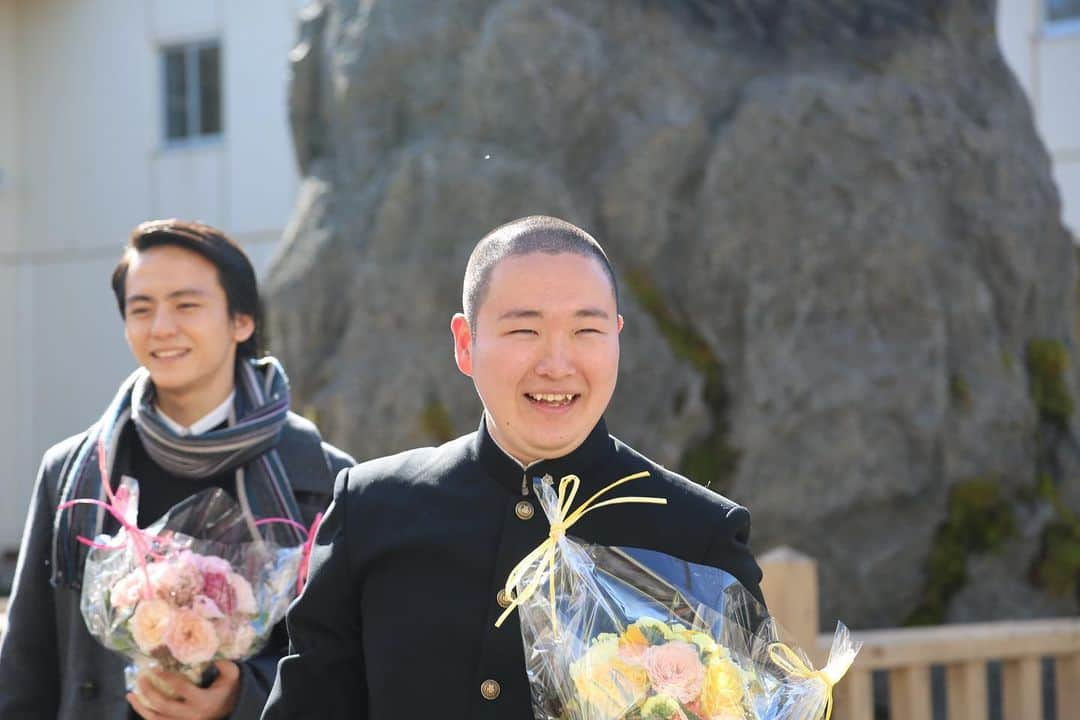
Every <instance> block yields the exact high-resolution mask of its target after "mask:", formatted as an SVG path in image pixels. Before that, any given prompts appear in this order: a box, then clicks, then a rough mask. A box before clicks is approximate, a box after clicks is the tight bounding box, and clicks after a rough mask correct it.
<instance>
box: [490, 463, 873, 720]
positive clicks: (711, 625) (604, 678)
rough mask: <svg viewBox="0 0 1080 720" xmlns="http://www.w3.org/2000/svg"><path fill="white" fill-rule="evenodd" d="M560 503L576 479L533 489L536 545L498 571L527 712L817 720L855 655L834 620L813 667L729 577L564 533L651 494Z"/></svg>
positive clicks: (594, 718) (609, 718)
mask: <svg viewBox="0 0 1080 720" xmlns="http://www.w3.org/2000/svg"><path fill="white" fill-rule="evenodd" d="M641 475H644V473H642V474H640V475H632V476H629V477H627V478H623V479H622V480H619V481H617V482H615V483H613V484H612V485H611V486H609V487H608V488H606V489H605V490H603V491H601V492H600V493H597V494H596V495H594V496H593V497H592V498H589V499H588V500H586V501H585V502H584V503H582V504H581V505H580V506H579V507H577V508H576V509H571V506H572V503H573V500H574V496H575V494H576V492H577V487H578V478H577V477H575V476H572V475H571V476H567V477H565V478H563V479H562V481H561V482H560V483H559V486H558V491H557V493H556V489H555V488H554V487H553V486H552V485H551V484H550V482H549V483H544V482H537V483H535V484H534V486H535V488H536V493H537V497H538V498H539V500H540V503H541V505H542V506H543V508H544V511H545V513H546V514H547V517H548V520H549V522H550V523H551V535H550V537H549V539H548V540H546V541H545V542H544V543H543V544H541V545H540V546H539V547H538V548H536V550H534V551H533V552H532V553H530V554H529V555H528V556H526V557H525V558H524V559H523V560H522V561H521V562H520V563H519V564H518V565H517V567H515V568H514V570H513V571H512V572H511V574H510V577H509V578H508V579H507V582H506V588H505V592H506V593H507V594H508V595H509V596H510V597H511V598H512V602H511V605H510V607H508V608H507V610H506V612H505V613H504V614H503V616H502V617H501V618H500V619H499V622H498V623H497V624H501V623H502V621H503V620H504V619H505V618H506V617H507V616H508V615H509V613H510V612H513V611H515V610H516V611H517V612H518V614H519V618H520V621H521V634H522V639H523V642H524V645H525V663H526V672H527V674H528V676H529V682H530V685H531V689H532V697H533V711H534V714H535V716H536V718H537V719H538V720H821V718H822V717H823V716H824V717H827V716H828V715H829V714H831V707H832V688H833V686H834V685H835V684H836V683H837V682H838V681H839V680H840V678H841V677H842V676H843V675H844V673H845V672H846V671H847V669H848V667H850V665H851V663H852V662H853V661H854V659H855V655H856V653H857V652H858V650H859V647H858V644H857V643H853V642H852V641H851V638H850V636H849V635H848V632H847V629H846V628H844V627H843V625H840V626H839V627H838V629H837V633H836V636H835V638H834V642H833V647H832V651H831V652H830V655H829V660H828V663H827V665H826V666H825V668H823V669H822V670H814V669H813V667H812V666H811V664H810V661H809V660H808V658H807V657H806V655H805V654H803V653H802V652H801V651H799V650H798V649H797V648H796V647H795V646H794V645H793V644H792V643H791V642H789V641H787V640H785V639H783V638H784V637H785V634H784V633H783V631H782V630H781V629H780V628H779V627H778V626H777V624H776V623H775V622H774V621H773V620H772V619H771V618H769V617H768V614H767V612H766V610H765V608H764V607H763V606H762V605H761V604H760V603H759V602H758V601H757V600H756V599H755V598H754V597H753V596H752V595H751V594H750V593H749V592H748V591H747V590H746V589H745V588H743V587H742V586H741V585H740V584H739V583H738V581H736V580H735V578H734V577H732V576H731V575H730V574H728V573H726V572H724V571H722V570H718V569H716V568H711V567H706V566H703V565H697V564H694V563H689V562H685V561H683V560H680V559H678V558H675V557H672V556H670V555H665V554H663V553H659V552H654V551H651V550H643V549H639V548H623V547H606V546H599V545H593V544H589V543H585V542H582V541H581V540H577V539H575V538H572V537H569V536H567V535H566V532H567V531H568V530H569V529H570V527H572V526H573V524H574V523H575V522H576V521H577V519H579V518H580V517H581V516H582V515H583V514H585V513H586V512H588V511H589V510H590V509H591V508H593V507H602V506H604V505H612V504H617V503H623V502H645V503H653V504H664V503H665V501H664V500H663V499H661V498H640V497H617V498H612V499H608V500H602V501H599V502H597V500H598V498H599V497H600V496H602V495H603V494H605V493H606V492H608V491H610V490H611V489H613V488H614V487H617V486H618V485H621V484H622V483H624V482H627V481H629V480H633V479H635V478H637V477H640V476H641Z"/></svg>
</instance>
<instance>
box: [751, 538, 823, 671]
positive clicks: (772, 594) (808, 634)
mask: <svg viewBox="0 0 1080 720" xmlns="http://www.w3.org/2000/svg"><path fill="white" fill-rule="evenodd" d="M759 563H760V564H761V570H762V572H763V573H764V577H763V579H762V581H761V592H762V593H763V594H764V595H765V604H766V605H768V606H769V614H770V615H772V616H773V617H774V618H776V621H777V622H778V623H780V625H781V626H783V627H784V628H785V629H786V630H787V631H788V632H789V633H791V636H792V638H793V639H794V640H795V642H796V643H797V644H798V645H799V647H800V648H801V649H802V650H803V651H804V652H805V653H806V655H807V657H809V658H810V660H811V661H812V662H813V663H814V664H815V666H818V667H820V665H821V661H822V658H821V657H820V655H821V653H820V652H819V650H818V643H817V636H818V623H819V622H820V621H819V618H818V576H817V563H816V562H815V561H814V559H813V558H811V557H810V556H808V555H803V554H802V553H800V552H798V551H796V550H793V549H792V548H789V547H778V548H774V549H772V550H770V551H769V552H767V553H765V554H764V555H762V556H761V557H760V558H759Z"/></svg>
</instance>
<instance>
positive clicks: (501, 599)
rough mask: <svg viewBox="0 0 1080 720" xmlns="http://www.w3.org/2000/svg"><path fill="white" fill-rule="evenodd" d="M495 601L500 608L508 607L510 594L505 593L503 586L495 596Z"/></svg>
mask: <svg viewBox="0 0 1080 720" xmlns="http://www.w3.org/2000/svg"><path fill="white" fill-rule="evenodd" d="M495 602H497V603H499V607H501V608H508V607H510V596H509V595H507V594H506V589H505V588H504V589H502V590H500V591H499V594H498V595H496V596H495Z"/></svg>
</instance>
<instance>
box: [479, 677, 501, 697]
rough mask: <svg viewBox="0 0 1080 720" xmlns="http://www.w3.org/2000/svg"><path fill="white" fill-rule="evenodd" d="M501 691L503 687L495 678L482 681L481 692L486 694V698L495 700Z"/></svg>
mask: <svg viewBox="0 0 1080 720" xmlns="http://www.w3.org/2000/svg"><path fill="white" fill-rule="evenodd" d="M500 692H502V688H501V687H499V683H497V682H495V681H494V680H485V681H484V682H482V683H480V694H481V695H483V696H484V699H485V700H494V699H495V698H497V697H499V693H500Z"/></svg>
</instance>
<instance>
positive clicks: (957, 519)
mask: <svg viewBox="0 0 1080 720" xmlns="http://www.w3.org/2000/svg"><path fill="white" fill-rule="evenodd" d="M1015 531H1016V524H1015V520H1014V518H1013V514H1012V508H1011V506H1010V505H1009V502H1008V500H1007V499H1006V498H1005V497H1004V495H1003V493H1002V490H1001V485H1000V484H999V483H998V482H997V481H996V480H993V479H990V478H972V479H970V480H965V481H963V482H959V483H957V484H956V485H954V486H953V488H952V490H951V491H950V493H949V503H948V515H947V516H946V518H945V522H944V523H943V524H942V525H941V527H940V528H938V532H937V534H936V535H935V536H934V543H933V545H932V546H931V548H930V556H929V558H928V560H927V568H926V588H925V590H924V593H923V597H922V600H921V601H920V603H919V605H918V607H916V609H915V611H914V612H913V613H912V614H911V615H910V616H908V618H907V620H906V621H905V623H904V624H905V625H936V624H938V623H941V622H942V621H943V620H944V617H945V610H946V608H947V607H948V603H949V599H950V598H951V597H952V596H953V595H954V594H956V592H957V591H958V590H960V588H962V587H963V586H964V583H965V582H966V581H967V560H968V557H969V556H970V555H971V554H972V553H978V552H993V551H995V550H998V549H1000V548H1001V547H1002V546H1003V545H1004V543H1005V541H1006V540H1007V539H1009V537H1011V536H1012V535H1013V534H1014V533H1015Z"/></svg>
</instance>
